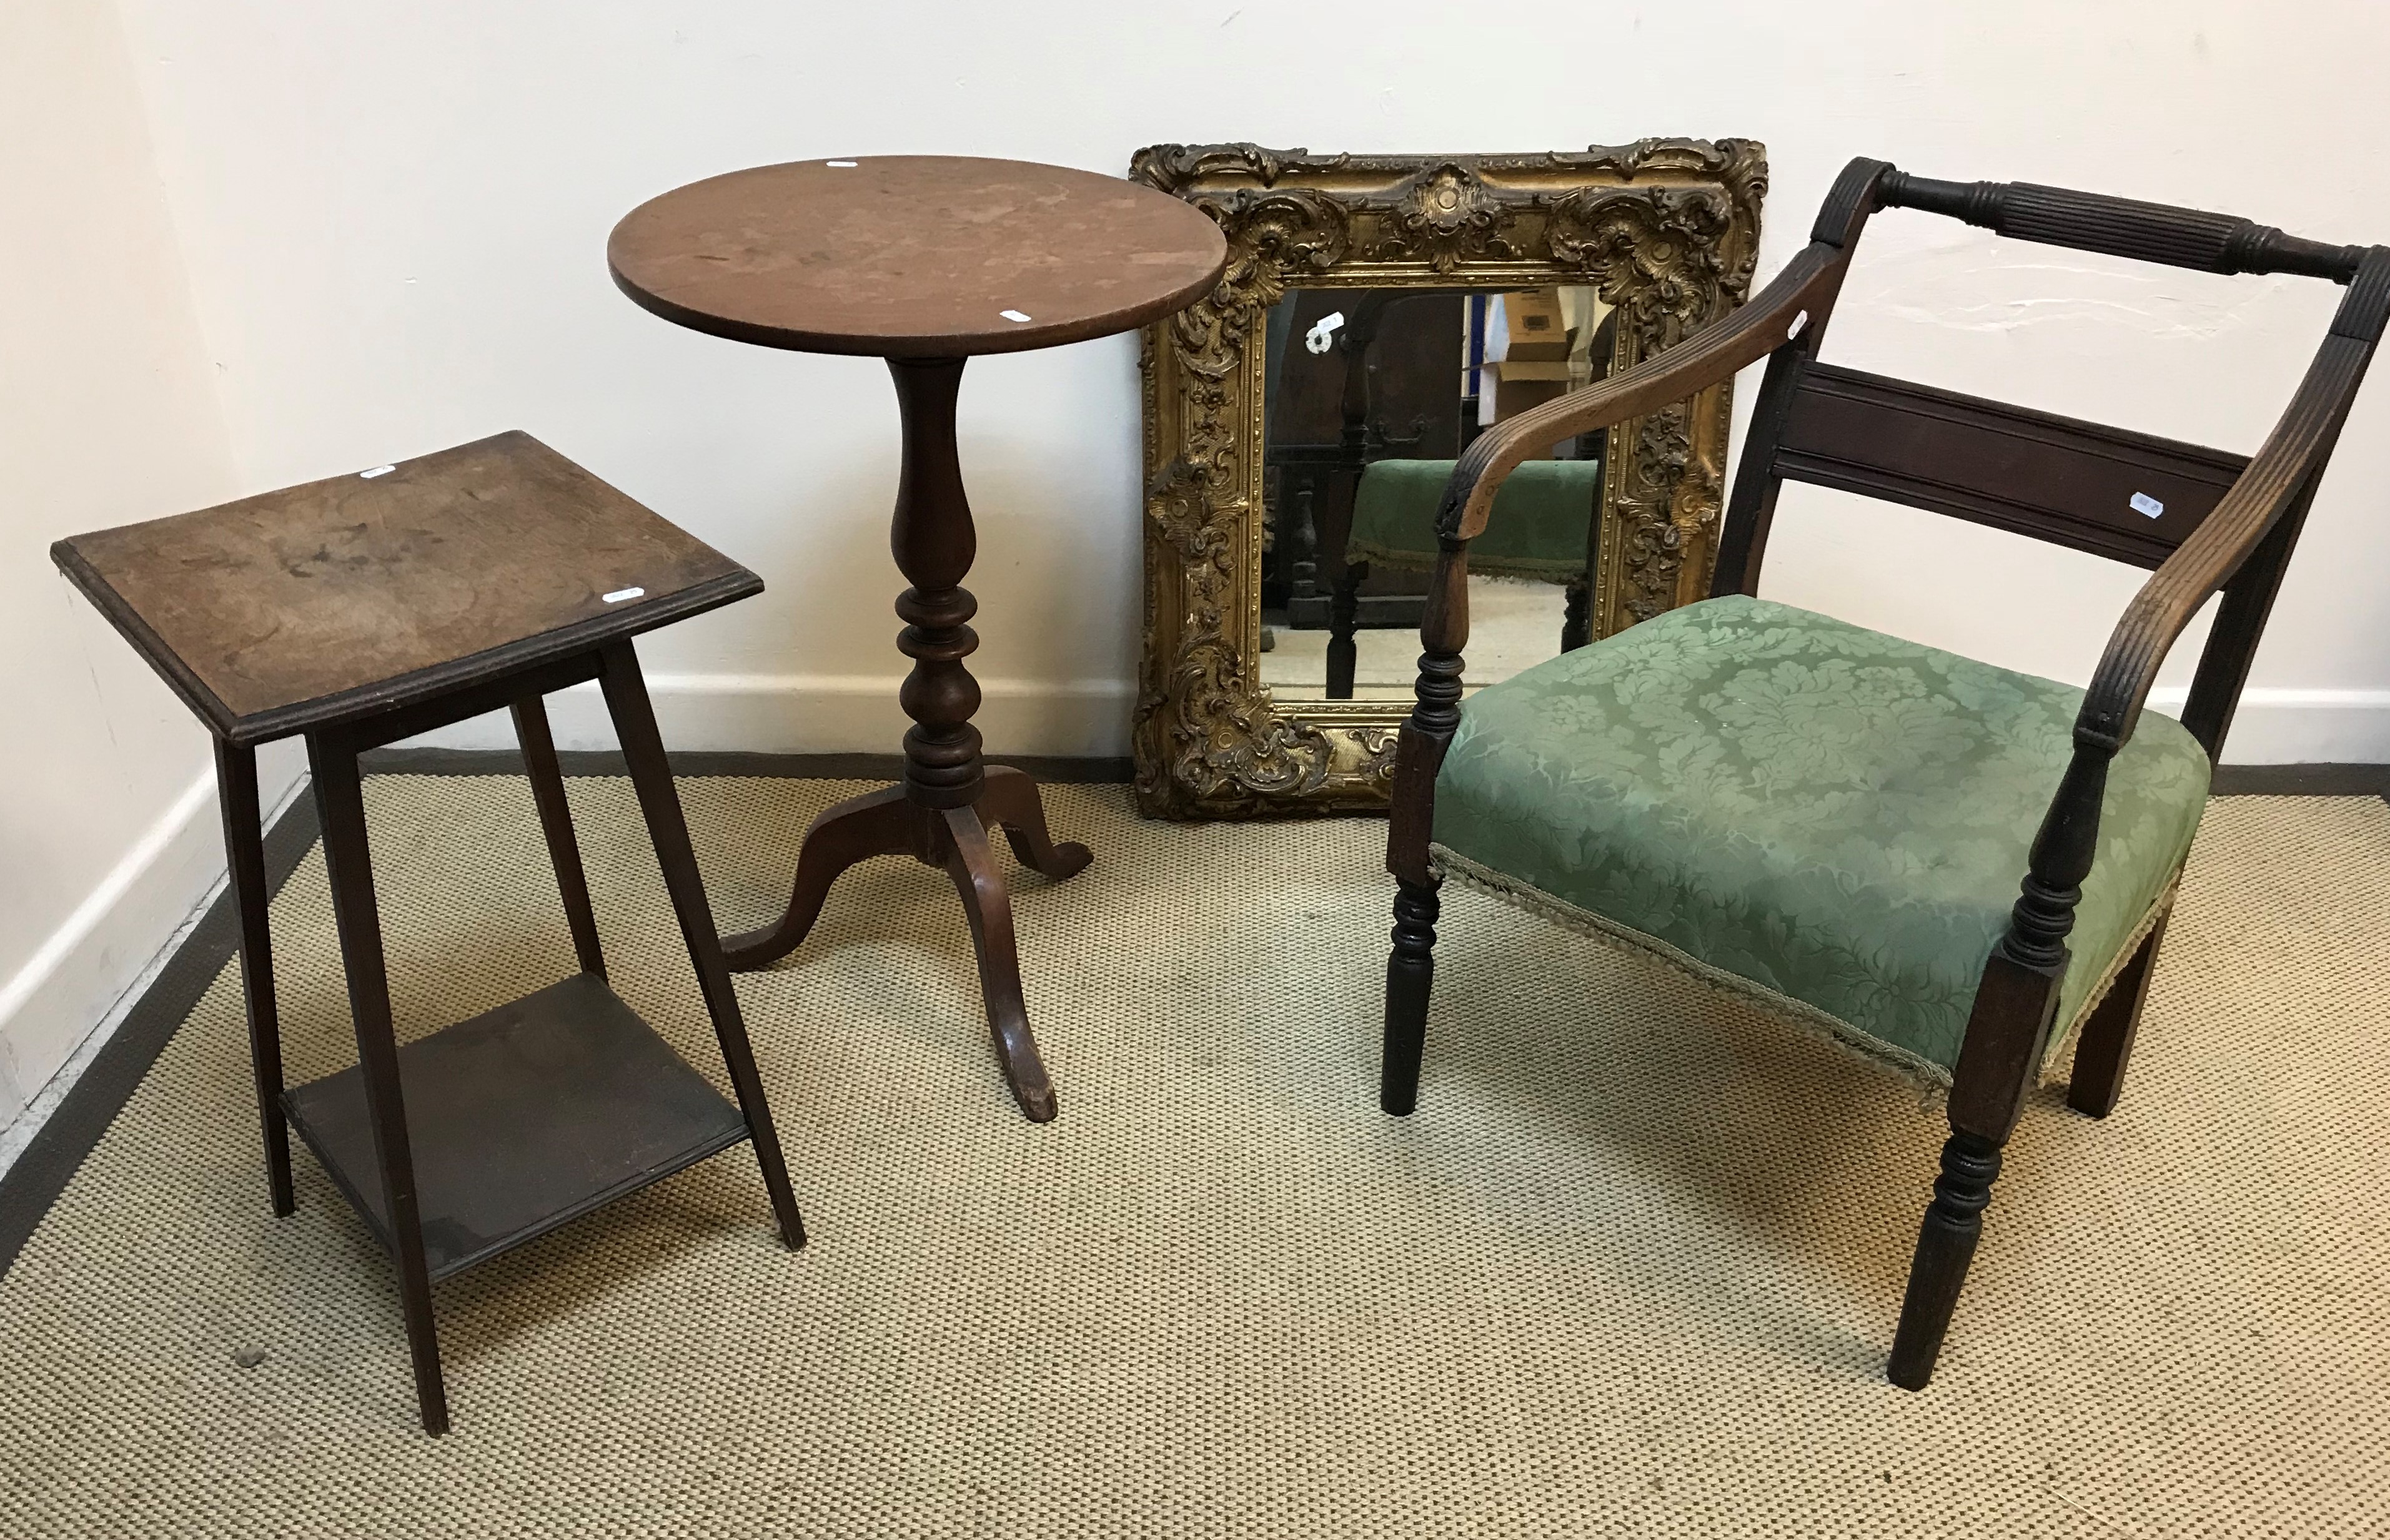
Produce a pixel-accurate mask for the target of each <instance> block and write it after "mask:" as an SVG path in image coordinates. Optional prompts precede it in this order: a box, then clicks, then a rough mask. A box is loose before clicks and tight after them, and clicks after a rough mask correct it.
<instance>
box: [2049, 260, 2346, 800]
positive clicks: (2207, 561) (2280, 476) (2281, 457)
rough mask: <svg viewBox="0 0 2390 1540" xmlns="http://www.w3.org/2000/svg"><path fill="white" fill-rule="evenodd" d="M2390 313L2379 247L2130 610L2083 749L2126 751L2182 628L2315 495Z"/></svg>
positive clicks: (2107, 662) (2082, 735)
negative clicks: (2260, 438)
mask: <svg viewBox="0 0 2390 1540" xmlns="http://www.w3.org/2000/svg"><path fill="white" fill-rule="evenodd" d="M2385 311H2390V247H2380V246H2377V247H2374V248H2372V249H2371V250H2368V251H2367V252H2366V254H2365V260H2364V263H2363V264H2362V265H2361V266H2360V268H2359V270H2358V279H2357V281H2356V282H2355V283H2354V284H2352V285H2351V287H2350V289H2349V293H2348V297H2347V299H2346V300H2345V302H2343V303H2342V305H2341V309H2340V314H2339V315H2337V316H2336V317H2335V318H2334V319H2333V321H2332V332H2331V335H2329V336H2327V337H2326V338H2325V339H2324V341H2323V346H2322V348H2321V349H2320V350H2319V351H2318V352H2317V353H2316V358H2315V362H2314V363H2313V364H2312V365H2310V366H2308V368H2307V373H2306V379H2302V380H2301V381H2300V382H2299V389H2298V393H2297V394H2296V395H2294V396H2293V397H2292V398H2291V404H2290V408H2289V410H2287V411H2286V412H2284V413H2283V414H2282V417H2281V421H2279V422H2277V423H2276V424H2275V425H2274V430H2273V431H2272V432H2271V433H2268V435H2267V436H2266V442H2265V443H2264V444H2263V445H2262V446H2260V447H2259V449H2258V451H2257V454H2256V457H2255V458H2254V459H2252V460H2251V461H2250V462H2249V465H2248V468H2246V469H2245V470H2243V471H2242V473H2241V475H2240V478H2239V479H2238V480H2236V481H2234V482H2233V483H2232V485H2231V487H2230V489H2229V490H2228V491H2227V492H2226V493H2225V494H2224V496H2223V499H2222V500H2221V501H2219V502H2218V503H2217V505H2216V507H2215V510H2214V511H2213V512H2211V513H2209V514H2208V516H2207V518H2206V519H2205V520H2203V521H2202V522H2201V524H2200V526H2199V528H2198V529H2196V530H2194V531H2192V532H2191V538H2190V539H2188V540H2186V541H2184V542H2183V543H2182V544H2181V545H2178V546H2177V547H2175V552H2174V554H2173V555H2172V556H2170V557H2168V558H2165V562H2164V564H2162V565H2161V566H2160V567H2159V568H2158V570H2157V571H2156V572H2155V573H2153V574H2152V576H2151V578H2150V580H2149V582H2148V583H2146V584H2143V585H2142V586H2141V591H2140V592H2139V593H2138V594H2136V595H2134V596H2133V601H2132V603H2131V604H2129V605H2128V606H2127V607H2126V610H2125V614H2124V617H2123V619H2122V620H2120V621H2119V622H2117V624H2116V630H2115V633H2114V635H2112V636H2111V637H2110V638H2109V641H2108V649H2107V651H2106V652H2105V653H2104V654H2102V655H2101V659H2100V666H2099V668H2098V669H2097V670H2096V671H2095V672H2094V673H2093V674H2092V676H2091V686H2090V688H2089V690H2088V692H2087V693H2086V694H2085V696H2084V698H2083V711H2082V714H2081V715H2080V716H2078V717H2077V718H2076V719H2075V741H2076V742H2077V743H2078V744H2081V743H2084V742H2085V741H2087V740H2088V741H2089V742H2091V743H2094V744H2098V745H2100V746H2101V747H2103V748H2104V749H2105V751H2107V752H2109V753H2111V754H2113V753H2114V752H2115V751H2117V750H2119V749H2121V748H2123V747H2124V746H2125V744H2126V743H2127V741H2128V740H2129V739H2130V738H2132V736H2133V729H2134V727H2135V726H2136V725H2138V724H2139V721H2140V716H2141V706H2142V704H2143V703H2144V702H2145V701H2147V700H2148V699H2149V693H2150V687H2151V686H2152V684H2154V683H2155V682H2156V680H2157V672H2158V665H2159V664H2161V663H2163V662H2164V661H2165V656H2166V653H2167V652H2168V650H2170V649H2171V648H2173V646H2174V643H2175V639H2176V638H2177V637H2178V636H2179V635H2182V629H2183V627H2184V626H2186V625H2188V624H2190V623H2191V617H2192V616H2193V615H2195V614H2197V613H2198V612H2199V608H2200V606H2201V605H2203V604H2205V603H2206V602H2207V598H2208V596H2209V595H2211V594H2213V593H2215V592H2216V591H2217V589H2218V588H2221V587H2222V586H2224V585H2225V584H2227V583H2229V582H2230V581H2231V580H2232V576H2233V574H2234V573H2235V572H2237V571H2240V570H2241V566H2242V563H2243V562H2244V561H2246V560H2248V558H2249V556H2250V554H2251V553H2252V552H2254V551H2255V549H2256V548H2257V545H2258V544H2259V543H2260V542H2261V541H2263V540H2264V539H2265V538H2266V536H2267V535H2268V533H2271V532H2272V531H2273V528H2274V526H2275V524H2276V523H2277V522H2279V521H2280V520H2281V517H2282V515H2283V514H2284V513H2285V512H2286V511H2287V510H2288V509H2289V508H2290V507H2291V506H2292V504H2294V502H2296V501H2297V500H2298V499H2299V497H2300V496H2302V495H2303V494H2306V492H2307V491H2309V490H2310V488H2311V483H2312V482H2313V481H2314V480H2315V478H2316V476H2317V474H2318V473H2319V471H2320V469H2321V468H2322V467H2323V464H2324V462H2325V460H2327V459H2328V458H2330V456H2331V455H2332V444H2333V442H2334V441H2335V440H2336V439H2337V438H2338V437H2339V436H2340V428H2341V424H2342V423H2343V422H2344V421H2345V420H2346V418H2347V417H2348V408H2349V404H2350V402H2351V400H2352V399H2353V398H2354V397H2355V396H2356V394H2357V387H2358V383H2359V382H2360V381H2361V380H2362V379H2364V377H2365V368H2366V366H2367V364H2369V363H2370V362H2371V360H2372V357H2373V350H2374V346H2375V344H2376V343H2377V342H2378V341H2379V340H2381V336H2382V329H2383V322H2384V313H2385Z"/></svg>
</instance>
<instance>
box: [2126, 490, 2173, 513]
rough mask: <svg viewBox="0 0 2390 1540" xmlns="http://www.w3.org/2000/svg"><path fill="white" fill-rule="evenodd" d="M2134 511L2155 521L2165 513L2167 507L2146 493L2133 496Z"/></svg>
mask: <svg viewBox="0 0 2390 1540" xmlns="http://www.w3.org/2000/svg"><path fill="white" fill-rule="evenodd" d="M2133 511H2134V512H2135V513H2142V514H2147V515H2149V517H2151V518H2152V519H2155V518H2156V517H2157V516H2158V515H2159V514H2162V513H2164V512H2165V504H2164V503H2161V502H2159V501H2158V500H2157V499H2156V498H2154V497H2152V496H2151V495H2150V494H2148V493H2146V492H2137V493H2135V494H2133Z"/></svg>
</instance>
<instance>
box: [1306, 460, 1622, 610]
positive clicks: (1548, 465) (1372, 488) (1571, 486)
mask: <svg viewBox="0 0 2390 1540" xmlns="http://www.w3.org/2000/svg"><path fill="white" fill-rule="evenodd" d="M1459 463H1460V462H1459V461H1458V460H1376V461H1372V462H1371V463H1370V464H1368V465H1366V466H1363V467H1362V468H1361V484H1360V486H1359V488H1358V489H1357V490H1356V491H1355V493H1354V494H1353V533H1352V534H1351V535H1350V537H1348V538H1347V539H1346V541H1345V543H1344V550H1345V554H1346V556H1347V557H1349V558H1351V559H1352V560H1355V561H1380V562H1384V563H1386V564H1387V565H1388V566H1393V567H1433V566H1434V565H1435V506H1436V503H1437V502H1438V501H1439V500H1440V499H1441V498H1442V497H1443V496H1444V486H1445V483H1446V481H1451V480H1452V468H1453V467H1454V466H1456V465H1458V464H1459ZM1600 495H1601V462H1600V460H1529V461H1527V462H1526V463H1525V464H1523V465H1522V466H1520V467H1519V468H1517V469H1516V470H1513V471H1511V472H1510V475H1509V476H1508V477H1506V478H1504V480H1503V482H1502V487H1501V490H1500V491H1498V492H1497V493H1495V494H1494V514H1493V517H1492V518H1491V519H1489V520H1487V521H1486V524H1485V533H1484V534H1482V535H1479V536H1478V537H1477V538H1476V539H1474V540H1472V541H1471V542H1470V543H1469V570H1470V571H1472V572H1483V573H1484V574H1486V575H1487V576H1489V577H1519V578H1537V579H1541V580H1542V581H1544V582H1546V583H1565V582H1567V581H1568V580H1569V579H1571V578H1574V577H1581V576H1583V575H1584V573H1585V558H1586V552H1587V549H1588V544H1587V543H1588V542H1589V541H1590V540H1591V538H1592V533H1593V506H1594V502H1595V500H1596V499H1598V498H1599V497H1600Z"/></svg>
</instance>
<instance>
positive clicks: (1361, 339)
mask: <svg viewBox="0 0 2390 1540" xmlns="http://www.w3.org/2000/svg"><path fill="white" fill-rule="evenodd" d="M1130 176H1131V177H1132V178H1133V179H1134V180H1136V181H1138V182H1141V183H1144V184H1145V185H1147V186H1152V187H1158V188H1160V189H1162V190H1163V191H1164V192H1168V193H1172V194H1175V195H1176V196H1177V197H1180V198H1183V199H1187V200H1188V201H1189V202H1191V203H1193V204H1195V205H1196V206H1197V207H1198V208H1201V210H1203V211H1204V212H1206V213H1208V214H1210V215H1211V216H1212V217H1213V218H1214V220H1217V221H1218V222H1219V225H1220V227H1221V228H1222V229H1223V230H1224V231H1225V232H1226V233H1227V237H1228V253H1229V254H1228V266H1227V272H1226V273H1225V274H1224V275H1223V276H1222V277H1221V279H1220V282H1219V284H1218V286H1217V287H1216V288H1214V289H1213V291H1212V292H1211V294H1210V295H1209V296H1207V297H1206V298H1204V299H1202V300H1201V301H1198V302H1196V303H1195V304H1194V305H1192V306H1190V307H1189V309H1187V310H1185V311H1183V312H1181V313H1180V314H1177V315H1176V316H1173V317H1171V318H1169V319H1168V320H1165V321H1163V322H1160V323H1158V324H1156V325H1154V326H1151V327H1147V328H1146V330H1145V332H1144V340H1143V347H1142V351H1141V353H1140V358H1139V366H1140V370H1141V372H1142V375H1143V380H1144V393H1145V461H1144V464H1145V477H1146V492H1145V516H1146V517H1145V634H1144V646H1145V652H1144V659H1143V662H1142V664H1141V667H1140V673H1139V687H1138V699H1137V719H1136V727H1135V735H1134V741H1135V749H1136V759H1137V800H1138V802H1139V805H1140V806H1141V807H1142V808H1143V809H1144V811H1145V812H1146V813H1147V814H1149V815H1156V816H1163V817H1176V818H1235V817H1259V816H1270V815H1286V814H1306V813H1342V812H1364V811H1369V810H1374V809H1381V808H1382V807H1383V806H1384V805H1385V803H1386V799H1387V795H1388V791H1389V789H1390V787H1391V784H1392V781H1391V776H1392V773H1393V769H1394V738H1395V730H1396V728H1397V727H1398V726H1399V725H1401V722H1402V720H1403V718H1404V716H1405V715H1406V714H1407V712H1409V709H1410V703H1411V685H1412V681H1413V678H1414V676H1415V665H1416V661H1417V659H1418V655H1419V620H1420V605H1421V600H1422V596H1423V594H1424V592H1425V587H1426V577H1427V571H1428V568H1429V566H1430V565H1431V564H1432V563H1433V558H1434V552H1435V539H1434V533H1433V514H1434V507H1435V503H1436V500H1437V497H1438V496H1439V495H1440V494H1441V493H1442V490H1443V485H1444V481H1445V480H1446V477H1448V476H1449V475H1450V473H1451V470H1452V465H1453V461H1454V459H1455V458H1456V457H1457V456H1458V455H1459V453H1460V450H1461V447H1462V445H1464V444H1466V443H1468V442H1469V440H1470V439H1471V437H1473V436H1474V435H1475V434H1476V433H1477V432H1478V431H1480V430H1482V429H1483V428H1484V426H1486V425H1488V424H1491V423H1493V422H1497V421H1499V420H1501V419H1502V418H1504V417H1510V416H1511V415H1513V414H1515V413H1517V412H1519V411H1523V410H1524V409H1525V408H1527V407H1528V406H1531V405H1534V404H1537V403H1539V402H1543V401H1547V400H1549V399H1551V397H1553V396H1555V395H1558V394H1561V393H1563V392H1566V391H1572V390H1578V389H1582V388H1584V387H1585V386H1587V385H1588V384H1590V383H1593V382H1594V381H1597V380H1600V379H1603V378H1605V377H1606V376H1607V375H1608V374H1610V373H1611V372H1613V371H1614V370H1617V369H1623V368H1625V367H1627V366H1631V365H1633V364H1635V363H1637V362H1638V361H1639V360H1641V359H1644V358H1648V357H1651V355H1652V354H1654V353H1658V352H1660V351H1662V350H1664V349H1665V348H1667V347H1670V346H1671V345H1673V344H1674V343H1675V342H1676V341H1677V340H1678V339H1679V338H1681V337H1683V336H1684V335H1685V334H1686V333H1687V332H1688V331H1690V330H1691V329H1692V328H1694V327H1698V326H1700V325H1702V324H1703V322H1705V321H1708V320H1710V319H1712V318H1713V317H1715V316H1716V315H1718V314H1723V313H1724V312H1725V311H1727V310H1728V309H1730V308H1731V307H1733V306H1735V305H1737V304H1740V303H1741V302H1742V300H1743V298H1744V296H1745V294H1746V293H1747V292H1748V290H1749V288H1750V283H1751V274H1752V266H1753V263H1754V258H1755V256H1756V254H1757V250H1758V245H1759V212H1760V203H1761V200H1762V199H1763V197H1764V196H1765V194H1766V191H1767V151H1766V149H1765V148H1764V147H1763V146H1761V145H1759V144H1757V143H1755V142H1754V141H1752V140H1748V139H1720V140H1716V141H1715V142H1712V141H1705V140H1698V139H1645V140H1642V141H1640V142H1639V143H1637V144H1635V145H1631V146H1626V147H1623V148H1604V147H1599V146H1597V147H1595V148H1591V149H1588V150H1586V151H1584V152H1582V153H1578V152H1554V153H1548V154H1533V155H1440V156H1361V155H1313V154H1310V153H1309V152H1307V151H1304V150H1299V149H1297V150H1271V149H1264V148H1259V147H1257V146H1254V145H1244V144H1240V145H1202V146H1190V145H1159V146H1155V147H1153V148H1149V149H1144V150H1140V151H1138V152H1137V157H1136V159H1135V160H1134V161H1133V162H1132V164H1131V168H1130ZM1727 392H1728V387H1726V386H1723V385H1721V386H1719V387H1717V388H1715V389H1714V390H1711V391H1704V392H1703V393H1702V394H1701V395H1699V396H1696V397H1694V398H1693V399H1691V400H1690V401H1687V402H1683V403H1679V404H1677V405H1675V406H1671V407H1668V408H1665V409H1664V410H1661V411H1658V412H1654V413H1651V415H1649V416H1647V417H1638V418H1635V419H1632V420H1630V421H1627V422H1624V423H1621V424H1619V425H1618V426H1617V427H1615V428H1613V429H1611V430H1608V432H1607V433H1603V434H1597V435H1587V440H1585V441H1579V442H1574V443H1564V444H1561V445H1557V446H1555V447H1554V449H1553V450H1552V451H1551V453H1550V456H1549V458H1548V459H1544V460H1538V461H1535V462H1531V463H1530V464H1528V465H1526V466H1523V467H1522V468H1520V469H1519V470H1518V471H1517V472H1515V473H1514V474H1513V476H1512V478H1511V480H1510V481H1508V482H1506V483H1505V484H1504V487H1503V491H1502V494H1501V496H1500V499H1499V500H1498V501H1497V504H1496V513H1495V520H1494V522H1493V524H1491V525H1489V527H1488V529H1487V531H1486V533H1485V535H1484V537H1483V538H1481V539H1479V540H1477V541H1476V542H1474V543H1472V544H1471V547H1470V569H1471V585H1472V592H1471V597H1470V610H1471V642H1470V651H1469V676H1468V683H1469V685H1470V686H1471V687H1479V686H1483V685H1485V684H1490V683H1492V682H1494V681H1495V680H1497V679H1499V678H1502V677H1506V676H1507V675H1509V674H1512V673H1515V672H1517V671H1518V670H1519V669H1521V668H1524V667H1526V666H1528V665H1529V664H1532V663H1534V662H1536V661H1541V660H1542V659H1544V658H1548V657H1551V656H1553V655H1554V654H1556V653H1558V652H1560V651H1562V650H1565V649H1566V648H1570V647H1574V646H1581V645H1583V644H1584V643H1585V642H1586V641H1587V640H1589V639H1592V638H1596V637H1600V636H1605V635H1611V634H1612V633H1613V632H1616V631H1619V630H1623V629H1624V628H1625V627H1626V626H1628V625H1631V624H1633V623H1635V622H1637V621H1638V620H1641V619H1644V618H1646V617H1648V616H1651V615H1654V614H1658V613H1659V612H1661V611H1662V610H1669V609H1673V608H1674V607H1676V606H1677V605H1679V604H1683V603H1686V602H1688V601H1690V600H1691V599H1694V598H1698V597H1702V595H1703V593H1705V592H1706V591H1707V587H1708V582H1709V574H1710V568H1711V565H1712V561H1713V559H1714V555H1715V546H1714V541H1715V532H1716V527H1717V519H1718V511H1719V507H1720V502H1721V496H1722V493H1723V489H1724V484H1725V457H1726V443H1727V433H1728V413H1729V408H1730V404H1729V402H1728V393H1727Z"/></svg>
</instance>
